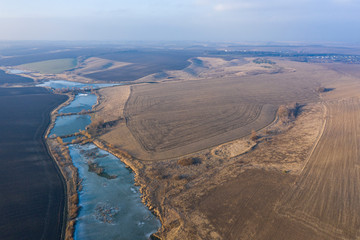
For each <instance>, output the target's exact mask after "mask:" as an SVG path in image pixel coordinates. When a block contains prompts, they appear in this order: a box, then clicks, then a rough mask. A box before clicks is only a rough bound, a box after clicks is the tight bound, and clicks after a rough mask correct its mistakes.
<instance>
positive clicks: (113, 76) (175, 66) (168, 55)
mask: <svg viewBox="0 0 360 240" xmlns="http://www.w3.org/2000/svg"><path fill="white" fill-rule="evenodd" d="M196 54H198V53H196V52H190V51H189V52H188V51H186V52H184V51H120V52H114V53H111V54H104V55H99V56H97V57H100V58H105V59H109V60H114V61H119V62H128V63H133V64H131V65H128V66H125V67H121V68H117V69H113V70H109V71H103V72H98V73H92V74H87V75H85V77H88V78H92V79H95V80H100V81H116V82H123V81H134V80H136V79H139V78H142V77H145V76H147V75H149V74H153V73H158V72H162V71H166V70H180V69H184V68H186V67H187V66H188V65H189V64H190V62H188V61H187V60H188V59H189V58H191V57H194V56H196Z"/></svg>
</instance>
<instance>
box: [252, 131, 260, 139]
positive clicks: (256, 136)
mask: <svg viewBox="0 0 360 240" xmlns="http://www.w3.org/2000/svg"><path fill="white" fill-rule="evenodd" d="M258 138H259V136H258V135H257V133H256V131H255V130H251V135H250V139H251V141H256V140H257V139H258Z"/></svg>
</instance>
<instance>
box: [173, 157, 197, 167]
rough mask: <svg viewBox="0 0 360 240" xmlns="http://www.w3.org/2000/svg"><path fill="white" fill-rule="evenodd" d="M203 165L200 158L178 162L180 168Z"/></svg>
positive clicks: (183, 159)
mask: <svg viewBox="0 0 360 240" xmlns="http://www.w3.org/2000/svg"><path fill="white" fill-rule="evenodd" d="M200 163H201V159H200V158H198V157H193V158H191V157H190V158H181V159H179V160H178V164H179V165H180V166H190V165H197V164H200Z"/></svg>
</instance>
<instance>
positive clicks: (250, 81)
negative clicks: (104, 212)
mask: <svg viewBox="0 0 360 240" xmlns="http://www.w3.org/2000/svg"><path fill="white" fill-rule="evenodd" d="M205 60H206V59H205ZM216 61H218V62H216ZM216 61H215V60H214V61H213V62H211V63H204V61H203V62H202V63H197V64H198V65H201V67H202V68H205V67H208V68H212V67H214V66H220V65H226V64H228V63H227V61H221V60H216ZM206 64H210V65H208V66H207V65H206ZM211 64H213V65H211ZM214 64H215V65H214ZM257 65H259V64H257ZM276 65H277V66H278V67H281V68H282V69H292V71H290V70H289V71H281V72H279V73H276V74H274V73H271V74H269V73H266V72H265V73H264V72H263V73H261V74H257V75H253V74H247V75H244V76H241V77H239V76H238V77H226V76H225V77H221V78H216V77H214V78H212V77H206V78H202V79H201V78H196V77H195V79H194V80H195V81H188V80H189V79H190V78H189V79H187V80H186V81H182V80H179V79H175V80H171V81H170V82H163V83H158V84H148V85H136V86H133V87H132V92H131V94H130V97H129V99H128V101H127V104H126V106H125V108H123V109H124V111H125V114H124V115H123V116H124V117H125V118H126V120H127V122H126V123H121V124H119V125H118V126H117V127H116V128H114V129H113V130H112V131H110V132H108V133H106V134H105V135H103V136H102V137H101V138H102V139H103V140H105V141H106V142H108V143H111V144H112V145H113V146H114V148H120V149H124V150H126V151H128V152H129V153H130V154H131V155H133V156H135V157H137V158H140V159H145V160H146V159H154V160H157V161H142V160H131V161H130V163H132V162H136V163H137V164H140V163H141V167H136V166H135V167H134V169H135V170H136V172H137V175H136V176H137V181H138V183H139V184H140V185H141V186H142V188H141V191H142V193H143V194H144V198H145V199H146V202H147V203H148V205H149V206H150V207H151V209H153V210H154V211H155V212H156V213H157V214H158V216H159V217H160V219H161V221H162V228H161V229H160V231H159V233H158V235H159V236H160V237H162V238H164V239H298V240H300V239H356V237H358V236H359V235H358V234H359V233H358V231H357V229H359V226H358V222H360V220H359V219H358V217H359V216H358V214H357V213H358V212H359V210H360V209H358V208H359V206H358V204H357V203H358V202H359V201H358V200H359V196H358V194H357V192H356V189H357V188H358V186H357V183H356V179H358V178H359V176H358V171H357V170H358V168H357V164H358V163H357V162H356V159H358V156H357V151H356V149H357V145H356V144H357V142H358V140H357V135H358V133H357V122H358V119H357V116H358V115H359V113H360V109H359V107H358V106H360V102H359V100H349V99H348V98H349V96H352V97H358V96H360V95H359V92H360V84H359V83H358V81H357V79H356V78H355V77H354V75H346V74H343V73H341V72H340V71H333V70H331V67H330V66H321V65H311V64H306V63H295V62H286V61H281V60H276ZM230 67H231V66H230ZM265 69H267V68H265ZM194 76H195V75H193V76H192V77H194ZM319 86H324V87H325V88H334V90H333V91H330V92H324V93H321V96H322V98H323V100H324V101H325V104H326V105H327V106H328V109H329V111H328V112H327V116H329V118H330V120H329V119H328V123H327V125H326V128H325V132H324V135H323V137H322V138H321V139H320V142H319V143H318V145H316V144H317V140H318V139H319V136H321V134H322V130H323V123H324V119H325V118H324V114H325V111H324V107H323V105H322V104H321V103H317V102H318V100H319V99H318V94H319V93H317V92H316V90H317V89H318V88H319ZM111 95H112V96H115V95H116V93H115V92H113V93H112V94H105V95H104V96H106V97H107V98H108V99H109V100H108V101H110V99H112V97H111ZM339 98H347V100H345V101H339V102H338V99H339ZM331 99H336V101H333V102H328V101H329V100H331ZM119 102H120V101H119ZM122 102H124V101H122ZM293 102H299V103H300V104H305V106H303V107H302V108H301V111H300V112H299V113H298V114H293V113H294V112H293V111H292V110H291V109H292V108H286V110H287V111H286V116H287V118H289V117H290V118H291V121H285V122H284V121H281V119H279V121H277V122H274V123H273V124H272V125H271V126H268V127H267V128H265V129H262V130H259V131H257V133H258V136H259V139H258V140H257V144H256V145H255V143H252V142H251V141H249V140H248V136H247V137H246V139H245V138H242V139H241V137H242V136H245V135H249V134H250V133H251V130H252V129H254V130H258V129H259V128H261V126H265V125H267V124H268V123H270V122H271V121H268V122H266V121H265V120H264V119H267V117H269V116H273V115H271V114H274V113H275V112H276V110H277V107H278V106H280V105H285V106H289V104H291V103H293ZM114 103H115V102H114ZM120 105H121V106H122V107H123V106H124V104H119V105H118V106H120ZM266 106H268V107H269V108H268V110H267V111H265V112H264V108H265V107H266ZM246 109H248V110H246ZM288 110H290V111H288ZM110 112H111V111H110ZM246 112H248V113H249V114H244V113H246ZM254 113H255V117H251V116H254V115H252V114H254ZM98 114H99V115H100V114H101V111H100V112H99V113H98ZM261 114H263V116H264V118H261V116H262V115H261ZM256 115H258V116H256ZM295 115H297V117H296V118H293V116H295ZM112 117H113V118H115V117H116V116H115V115H114V116H112ZM110 118H111V117H110ZM110 118H109V119H110ZM271 119H272V118H271ZM252 123H257V124H259V125H257V126H258V127H253V126H254V125H251V124H252ZM239 129H241V131H240V130H239ZM231 140H232V141H231ZM219 144H221V145H219ZM212 146H214V147H212ZM211 147H212V148H211ZM314 147H316V148H314ZM313 149H315V150H314V151H313V152H312V150H313ZM311 153H312V155H311V157H310V158H309V156H310V154H311ZM184 155H186V156H184ZM194 158H201V159H202V161H201V164H198V165H196V166H195V165H193V164H191V162H192V161H191V159H194ZM162 159H163V160H162ZM182 159H185V160H182ZM182 161H184V163H183V164H182ZM179 162H180V164H179ZM183 165H185V167H184V166H183ZM304 166H305V168H304ZM294 183H296V184H295V185H294Z"/></svg>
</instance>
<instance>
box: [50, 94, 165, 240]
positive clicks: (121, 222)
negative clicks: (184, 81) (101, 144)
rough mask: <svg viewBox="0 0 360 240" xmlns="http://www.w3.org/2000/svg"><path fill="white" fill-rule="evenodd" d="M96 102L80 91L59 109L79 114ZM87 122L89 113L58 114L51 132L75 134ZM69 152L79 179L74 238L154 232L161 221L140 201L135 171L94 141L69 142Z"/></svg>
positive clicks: (145, 235) (125, 236)
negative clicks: (90, 142)
mask: <svg viewBox="0 0 360 240" xmlns="http://www.w3.org/2000/svg"><path fill="white" fill-rule="evenodd" d="M95 103H96V96H95V95H93V94H81V95H77V96H76V97H75V99H74V100H73V102H72V103H71V104H69V105H68V106H65V107H64V108H62V109H61V110H60V111H59V112H62V113H79V112H81V111H82V110H89V109H91V107H92V106H93V105H94V104H95ZM90 122H91V119H90V116H89V115H71V116H59V117H58V118H57V119H56V122H55V125H54V128H53V129H52V130H51V132H50V135H52V134H56V135H57V136H62V135H68V134H71V133H75V132H78V131H79V130H82V129H85V127H86V126H87V125H88V124H90ZM72 139H73V138H65V139H64V142H70V141H71V140H72ZM69 151H70V156H71V158H72V161H73V164H74V166H75V167H76V168H77V169H78V172H79V177H80V178H81V180H82V183H81V185H82V189H81V191H80V192H79V206H80V211H79V215H78V218H77V222H76V225H75V235H74V237H75V239H76V240H88V239H89V240H93V239H94V240H95V239H148V238H149V236H150V235H151V234H152V233H154V232H156V231H157V229H158V228H159V227H160V221H159V220H158V219H157V218H156V217H155V216H154V215H153V214H152V213H151V212H150V211H149V210H148V209H147V208H146V207H145V206H144V205H143V203H142V202H141V199H140V192H139V188H138V187H137V186H135V185H134V174H133V173H132V172H131V171H130V170H129V169H128V168H126V166H125V164H124V163H122V162H121V161H120V160H119V159H118V158H117V157H115V156H114V155H112V154H110V153H108V152H106V151H104V150H102V149H99V148H98V147H97V146H95V145H94V144H85V145H79V144H71V145H69Z"/></svg>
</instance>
